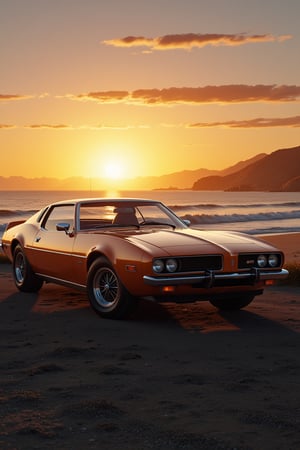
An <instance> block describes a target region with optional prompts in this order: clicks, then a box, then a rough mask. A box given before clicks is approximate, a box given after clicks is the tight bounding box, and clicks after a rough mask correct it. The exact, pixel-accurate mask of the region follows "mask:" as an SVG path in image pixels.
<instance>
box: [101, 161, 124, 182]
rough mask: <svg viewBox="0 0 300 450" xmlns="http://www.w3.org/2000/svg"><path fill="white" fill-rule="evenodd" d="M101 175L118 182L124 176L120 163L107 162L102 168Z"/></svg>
mask: <svg viewBox="0 0 300 450" xmlns="http://www.w3.org/2000/svg"><path fill="white" fill-rule="evenodd" d="M103 175H104V177H105V178H109V179H110V180H118V179H120V178H122V177H123V176H124V170H123V166H122V164H121V162H120V161H115V160H113V161H108V162H107V163H105V164H104V166H103Z"/></svg>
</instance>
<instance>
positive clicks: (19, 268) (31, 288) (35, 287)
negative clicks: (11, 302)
mask: <svg viewBox="0 0 300 450" xmlns="http://www.w3.org/2000/svg"><path fill="white" fill-rule="evenodd" d="M13 277H14V281H15V285H16V286H17V288H18V289H19V290H20V291H22V292H37V291H39V290H40V289H41V287H42V285H43V280H42V279H41V278H38V277H37V276H36V275H35V273H34V272H33V270H32V268H31V266H30V264H29V262H28V260H27V258H26V256H25V253H24V250H23V248H22V247H21V246H20V245H17V246H16V248H15V251H14V257H13Z"/></svg>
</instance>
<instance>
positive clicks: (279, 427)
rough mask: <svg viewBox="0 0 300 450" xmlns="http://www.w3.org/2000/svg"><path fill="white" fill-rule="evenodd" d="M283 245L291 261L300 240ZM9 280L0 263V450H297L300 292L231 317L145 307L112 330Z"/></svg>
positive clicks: (269, 295)
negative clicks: (28, 292) (23, 289)
mask: <svg viewBox="0 0 300 450" xmlns="http://www.w3.org/2000/svg"><path fill="white" fill-rule="evenodd" d="M282 236H286V235H282ZM282 236H277V245H278V239H281V243H282V244H283V243H284V241H285V240H286V241H287V242H285V248H283V245H282V246H281V247H282V248H283V250H285V251H286V256H287V261H298V258H299V255H300V241H299V235H288V236H290V237H289V239H288V238H286V237H282ZM264 238H266V239H267V240H268V239H269V237H267V236H266V237H264ZM270 239H274V238H273V237H271V236H270ZM291 242H292V243H291ZM288 246H289V248H287V247H288ZM10 270H11V268H10V266H9V265H7V264H1V265H0V283H1V284H0V350H1V353H0V354H1V359H0V419H1V420H0V449H1V450H6V449H10V450H12V449H18V450H19V449H20V450H27V449H28V450H29V449H30V450H32V449H39V450H42V449H53V448H56V449H59V450H65V449H68V450H69V449H80V450H81V449H82V450H85V449H104V450H105V449H108V450H110V449H113V450H116V449H117V450H118V449H125V450H126V449H128V450H129V449H130V450H132V449H138V450H144V449H145V450H146V449H157V450H160V449H164V450H166V449H171V450H172V449H174V450H175V449H176V450H177V449H187V450H194V449H197V450H199V449H204V450H206V449H209V450H212V449H255V450H256V449H272V450H273V449H297V448H300V408H299V399H300V395H299V394H300V384H299V375H300V351H299V344H300V341H299V336H300V334H299V333H300V312H299V306H300V288H299V287H285V286H281V287H271V288H268V289H266V291H265V293H264V294H263V295H262V296H259V297H257V298H256V299H255V301H254V302H253V303H252V304H251V305H249V306H248V307H247V308H246V309H245V310H243V311H240V312H235V313H220V312H218V311H217V310H216V309H215V308H214V307H213V306H211V305H210V304H209V303H206V302H202V303H195V304H189V305H187V304H186V305H171V304H169V305H164V306H161V305H157V304H154V303H150V302H142V303H141V305H140V307H139V309H138V311H137V312H136V313H135V314H134V315H133V316H132V317H131V318H129V319H128V320H126V321H110V320H104V319H101V318H99V317H98V316H97V315H96V314H95V313H94V312H93V311H92V310H91V308H90V307H89V305H88V302H87V298H86V297H85V295H84V294H82V293H78V292H75V291H71V290H68V289H65V288H62V287H58V286H54V285H50V284H49V285H45V286H44V287H43V288H42V289H41V291H40V292H39V294H22V293H20V292H18V291H17V290H16V288H15V286H14V283H13V280H12V277H11V272H10Z"/></svg>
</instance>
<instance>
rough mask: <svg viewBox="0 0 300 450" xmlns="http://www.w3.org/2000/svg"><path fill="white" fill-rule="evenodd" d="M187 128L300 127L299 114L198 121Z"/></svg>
mask: <svg viewBox="0 0 300 450" xmlns="http://www.w3.org/2000/svg"><path fill="white" fill-rule="evenodd" d="M188 127H189V128H207V127H225V128H269V127H292V128H297V127H300V116H294V117H280V118H267V119H266V118H261V117H260V118H257V119H249V120H232V121H228V122H199V123H193V124H190V125H188Z"/></svg>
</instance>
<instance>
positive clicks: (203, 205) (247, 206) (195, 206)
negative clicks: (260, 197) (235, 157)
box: [169, 202, 300, 212]
mask: <svg viewBox="0 0 300 450" xmlns="http://www.w3.org/2000/svg"><path fill="white" fill-rule="evenodd" d="M270 206H272V207H273V208H274V209H276V208H299V207H300V202H281V203H271V204H270V203H246V204H245V203H244V204H240V203H231V204H221V203H198V204H193V205H169V208H170V209H172V210H173V211H175V212H177V211H189V210H191V211H195V210H207V209H223V210H224V209H254V208H256V209H257V208H259V209H261V208H266V207H270Z"/></svg>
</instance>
